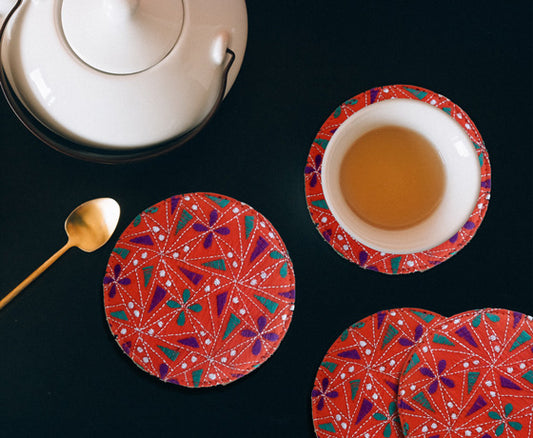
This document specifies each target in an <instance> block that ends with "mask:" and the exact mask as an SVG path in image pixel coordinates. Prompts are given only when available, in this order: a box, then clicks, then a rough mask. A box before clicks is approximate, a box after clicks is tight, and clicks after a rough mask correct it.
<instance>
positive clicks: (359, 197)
mask: <svg viewBox="0 0 533 438" xmlns="http://www.w3.org/2000/svg"><path fill="white" fill-rule="evenodd" d="M340 183H341V188H342V194H343V196H344V198H345V200H346V202H347V203H348V205H349V206H350V208H352V210H353V211H354V212H355V213H356V214H357V215H358V216H359V217H360V218H361V219H363V220H364V221H365V222H368V223H370V224H372V225H374V226H376V227H379V228H383V229H389V230H391V229H402V228H408V227H411V226H413V225H416V224H417V223H419V222H421V221H423V220H424V219H426V218H427V217H429V216H430V215H431V213H432V212H433V211H434V210H435V209H436V207H437V206H438V205H439V203H440V201H441V199H442V196H443V193H444V187H445V183H446V176H445V172H444V166H443V163H442V160H441V158H440V156H439V154H438V152H437V151H436V149H435V148H434V147H433V146H432V144H431V143H430V142H429V140H427V139H426V138H425V137H423V136H422V135H420V134H418V133H417V132H415V131H412V130H410V129H407V128H403V127H398V126H383V127H380V128H378V129H375V130H373V131H370V132H367V133H366V134H364V135H362V136H361V137H360V138H358V139H357V140H355V141H354V143H353V144H352V146H350V148H349V149H348V151H347V153H346V155H345V157H344V159H343V162H342V164H341V171H340Z"/></svg>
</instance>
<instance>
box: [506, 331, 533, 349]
mask: <svg viewBox="0 0 533 438" xmlns="http://www.w3.org/2000/svg"><path fill="white" fill-rule="evenodd" d="M528 341H531V335H530V334H529V333H528V332H526V331H525V330H524V331H523V332H522V333H520V335H518V338H516V341H514V342H513V345H512V346H511V348H510V350H509V351H513V350H514V349H515V348H518V347H520V345H522V344H525V343H526V342H528Z"/></svg>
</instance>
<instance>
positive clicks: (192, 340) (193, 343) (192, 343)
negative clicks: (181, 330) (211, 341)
mask: <svg viewBox="0 0 533 438" xmlns="http://www.w3.org/2000/svg"><path fill="white" fill-rule="evenodd" d="M178 342H179V343H180V344H183V345H186V346H187V347H192V348H198V347H199V346H200V345H199V344H198V341H197V340H196V338H195V337H190V338H185V339H180V340H179V341H178Z"/></svg>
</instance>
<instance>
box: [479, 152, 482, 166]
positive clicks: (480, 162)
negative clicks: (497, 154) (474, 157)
mask: <svg viewBox="0 0 533 438" xmlns="http://www.w3.org/2000/svg"><path fill="white" fill-rule="evenodd" d="M478 158H479V166H480V167H483V154H479V157H478Z"/></svg>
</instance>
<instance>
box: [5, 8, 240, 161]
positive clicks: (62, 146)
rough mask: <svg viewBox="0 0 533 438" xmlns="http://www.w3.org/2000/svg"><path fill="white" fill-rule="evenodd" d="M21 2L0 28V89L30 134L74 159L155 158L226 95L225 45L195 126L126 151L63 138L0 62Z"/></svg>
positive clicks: (229, 57)
mask: <svg viewBox="0 0 533 438" xmlns="http://www.w3.org/2000/svg"><path fill="white" fill-rule="evenodd" d="M22 3H23V0H18V1H17V3H16V4H15V5H14V6H13V7H12V9H11V11H9V13H8V14H7V15H6V17H5V19H4V21H3V23H2V26H1V27H0V87H1V88H2V92H3V94H4V96H5V98H6V100H7V102H8V104H9V106H10V107H11V110H12V111H13V112H14V113H15V115H16V116H17V117H18V119H19V120H20V121H21V122H22V123H23V124H24V126H26V128H27V129H28V130H29V131H30V132H31V133H32V134H33V135H35V136H36V137H37V138H38V139H39V140H41V141H42V142H43V143H45V144H47V145H48V146H50V147H52V148H53V149H55V150H57V151H59V152H62V153H63V154H66V155H68V156H71V157H74V158H78V159H82V160H86V161H92V162H97V163H104V164H119V163H127V162H133V161H139V160H144V159H146V158H151V157H155V156H157V155H161V154H163V153H166V152H169V151H171V150H172V149H175V148H177V147H179V146H181V145H183V144H184V143H186V142H187V141H189V140H190V139H191V138H193V137H194V136H195V135H196V134H198V132H200V131H201V130H202V129H203V128H204V126H205V125H206V124H207V123H208V122H209V121H210V120H211V118H212V117H213V115H214V114H215V113H216V111H217V110H218V108H219V107H220V104H221V103H222V100H223V99H224V95H225V94H226V86H227V82H228V74H229V71H230V68H231V66H232V65H233V62H234V61H235V53H234V52H233V51H232V50H231V49H229V48H228V49H226V61H225V65H224V68H223V71H222V80H221V84H220V88H219V92H218V95H217V97H216V100H215V103H214V105H213V107H212V108H211V110H210V111H209V113H208V114H207V115H206V116H205V117H204V119H203V120H202V121H201V122H200V123H199V124H198V125H196V126H195V127H194V128H192V129H191V130H189V131H187V132H186V133H184V134H180V135H177V136H175V137H173V138H171V139H169V140H166V141H164V142H161V143H157V144H156V145H152V146H145V147H139V148H135V149H134V150H128V151H124V150H116V149H113V150H110V149H109V150H108V149H100V148H96V147H91V146H85V145H82V144H78V143H75V142H73V141H71V140H69V139H67V138H65V137H63V136H62V135H59V134H57V133H56V132H54V131H52V130H51V129H49V128H48V127H46V126H45V125H44V124H43V123H41V122H40V121H39V120H37V119H36V118H35V116H33V114H31V112H30V111H29V110H28V109H27V108H26V107H25V106H24V104H22V102H20V100H19V99H18V97H17V96H16V94H15V92H14V90H13V88H12V87H11V85H10V83H9V81H8V79H7V76H6V72H5V69H4V65H3V63H2V41H3V37H4V32H5V29H6V28H7V25H8V23H9V20H10V19H11V18H12V17H13V15H14V14H15V12H16V11H17V9H18V8H19V7H20V6H21V5H22Z"/></svg>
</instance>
